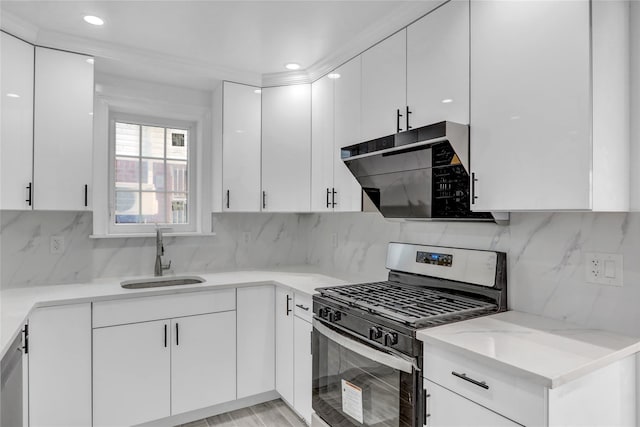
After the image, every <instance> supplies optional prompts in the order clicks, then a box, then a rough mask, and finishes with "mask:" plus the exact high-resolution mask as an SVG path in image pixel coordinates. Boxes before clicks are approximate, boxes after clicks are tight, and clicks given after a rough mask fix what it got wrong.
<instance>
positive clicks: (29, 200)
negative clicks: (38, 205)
mask: <svg viewBox="0 0 640 427" xmlns="http://www.w3.org/2000/svg"><path fill="white" fill-rule="evenodd" d="M27 190H28V193H27V194H28V196H27V199H26V200H25V202H27V203H28V204H29V206H31V190H32V187H31V183H29V185H27Z"/></svg>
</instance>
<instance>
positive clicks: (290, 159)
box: [262, 84, 311, 212]
mask: <svg viewBox="0 0 640 427" xmlns="http://www.w3.org/2000/svg"><path fill="white" fill-rule="evenodd" d="M310 170H311V85H309V84H301V85H292V86H279V87H270V88H265V89H262V210H263V211H267V212H309V210H310V207H311V205H310V202H311V195H310V190H311V172H310Z"/></svg>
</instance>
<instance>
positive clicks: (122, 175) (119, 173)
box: [115, 157, 140, 190]
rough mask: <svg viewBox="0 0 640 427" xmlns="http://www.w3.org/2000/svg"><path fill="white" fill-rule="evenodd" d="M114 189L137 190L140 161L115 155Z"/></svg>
mask: <svg viewBox="0 0 640 427" xmlns="http://www.w3.org/2000/svg"><path fill="white" fill-rule="evenodd" d="M115 177H116V190H138V189H139V182H140V161H139V160H138V159H132V158H127V157H124V158H123V157H116V170H115Z"/></svg>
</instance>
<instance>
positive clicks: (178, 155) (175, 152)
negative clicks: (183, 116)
mask: <svg viewBox="0 0 640 427" xmlns="http://www.w3.org/2000/svg"><path fill="white" fill-rule="evenodd" d="M188 134H189V133H188V132H187V131H186V130H183V129H167V158H168V159H181V160H187V145H188V141H187V139H188V138H187V137H188Z"/></svg>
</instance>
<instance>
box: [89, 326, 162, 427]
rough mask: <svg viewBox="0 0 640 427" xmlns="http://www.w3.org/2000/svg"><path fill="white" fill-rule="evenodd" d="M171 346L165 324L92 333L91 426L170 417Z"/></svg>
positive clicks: (121, 327) (130, 424) (124, 327)
mask: <svg viewBox="0 0 640 427" xmlns="http://www.w3.org/2000/svg"><path fill="white" fill-rule="evenodd" d="M170 345H171V331H170V329H169V321H168V320H166V321H165V320H158V321H154V322H144V323H133V324H129V325H122V326H110V327H106V328H98V329H94V330H93V426H94V427H100V426H105V427H114V426H132V425H135V424H139V423H142V422H145V421H151V420H155V419H158V418H164V417H168V416H169V415H171V375H170V369H171V347H170ZM86 425H90V424H86Z"/></svg>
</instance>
